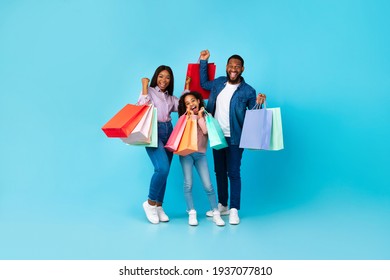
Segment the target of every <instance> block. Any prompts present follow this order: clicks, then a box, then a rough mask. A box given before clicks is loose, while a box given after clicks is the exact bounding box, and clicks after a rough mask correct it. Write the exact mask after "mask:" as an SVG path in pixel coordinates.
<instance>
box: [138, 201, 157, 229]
mask: <svg viewBox="0 0 390 280" xmlns="http://www.w3.org/2000/svg"><path fill="white" fill-rule="evenodd" d="M142 206H143V207H144V210H145V214H146V218H148V220H149V222H151V223H152V224H158V223H159V222H160V220H159V218H158V215H157V207H156V205H150V204H149V203H148V201H145V202H144V203H143V204H142Z"/></svg>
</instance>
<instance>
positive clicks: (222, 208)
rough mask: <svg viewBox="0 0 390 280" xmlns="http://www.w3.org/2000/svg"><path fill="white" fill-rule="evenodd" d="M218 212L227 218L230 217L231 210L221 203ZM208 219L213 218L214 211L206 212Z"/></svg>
mask: <svg viewBox="0 0 390 280" xmlns="http://www.w3.org/2000/svg"><path fill="white" fill-rule="evenodd" d="M218 211H219V213H220V214H221V216H226V215H229V209H228V207H227V206H223V205H222V204H221V203H218ZM206 216H207V217H212V216H213V210H210V211H207V212H206Z"/></svg>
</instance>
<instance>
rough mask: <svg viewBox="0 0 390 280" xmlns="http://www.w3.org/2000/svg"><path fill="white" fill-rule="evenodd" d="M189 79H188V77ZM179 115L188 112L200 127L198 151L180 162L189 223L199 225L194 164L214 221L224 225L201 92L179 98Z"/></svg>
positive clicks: (189, 93)
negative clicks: (212, 176)
mask: <svg viewBox="0 0 390 280" xmlns="http://www.w3.org/2000/svg"><path fill="white" fill-rule="evenodd" d="M187 80H188V79H187ZM178 111H179V115H180V116H181V115H183V114H185V113H186V112H187V115H188V117H190V118H194V119H197V123H198V125H197V128H198V152H195V153H192V154H189V155H187V156H180V163H181V166H182V168H183V174H184V198H185V200H186V204H187V212H188V216H189V217H188V223H189V225H191V226H197V225H198V220H197V218H196V210H195V209H194V202H193V199H192V166H195V168H196V170H197V171H198V174H199V176H200V179H201V180H202V183H203V188H204V190H205V192H206V194H207V197H208V199H209V202H210V206H211V209H213V210H212V214H213V215H212V216H213V221H214V222H215V224H216V225H218V226H224V225H225V222H224V221H223V220H222V219H221V215H220V213H219V211H218V206H217V200H216V196H215V191H214V188H213V186H212V184H211V180H210V174H209V169H208V166H207V158H206V147H207V127H206V123H205V119H204V117H203V112H204V101H203V98H202V96H201V95H200V93H198V92H195V91H192V92H188V91H187V92H185V93H184V94H183V95H182V96H181V97H180V100H179V108H178Z"/></svg>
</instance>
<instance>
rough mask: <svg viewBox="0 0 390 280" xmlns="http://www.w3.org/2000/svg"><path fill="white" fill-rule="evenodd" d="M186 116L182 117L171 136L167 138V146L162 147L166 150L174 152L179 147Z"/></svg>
mask: <svg viewBox="0 0 390 280" xmlns="http://www.w3.org/2000/svg"><path fill="white" fill-rule="evenodd" d="M186 121H187V115H186V114H184V115H182V116H181V117H180V118H179V119H178V121H177V123H176V125H175V127H174V128H173V130H172V133H171V136H169V138H168V141H167V144H166V145H165V146H164V147H165V148H166V149H167V150H169V151H171V152H174V151H176V150H177V147H179V144H180V139H181V136H182V135H183V132H184V128H185V127H186Z"/></svg>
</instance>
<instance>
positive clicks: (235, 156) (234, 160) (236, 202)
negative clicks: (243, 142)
mask: <svg viewBox="0 0 390 280" xmlns="http://www.w3.org/2000/svg"><path fill="white" fill-rule="evenodd" d="M226 142H227V143H228V147H226V148H223V149H220V150H214V149H213V156H214V170H215V175H216V178H217V189H218V202H219V203H221V204H222V205H223V206H227V205H228V198H229V191H228V178H229V180H230V208H236V209H237V210H240V205H241V204H240V201H241V171H240V169H241V159H242V153H243V152H244V149H242V148H240V147H239V146H238V145H231V144H230V137H226Z"/></svg>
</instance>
